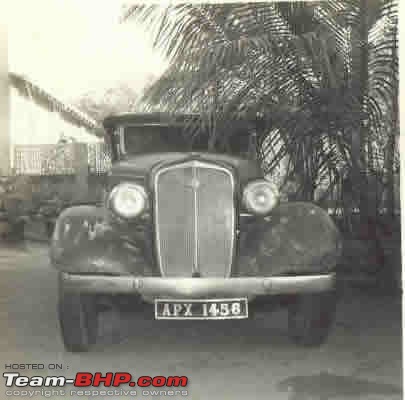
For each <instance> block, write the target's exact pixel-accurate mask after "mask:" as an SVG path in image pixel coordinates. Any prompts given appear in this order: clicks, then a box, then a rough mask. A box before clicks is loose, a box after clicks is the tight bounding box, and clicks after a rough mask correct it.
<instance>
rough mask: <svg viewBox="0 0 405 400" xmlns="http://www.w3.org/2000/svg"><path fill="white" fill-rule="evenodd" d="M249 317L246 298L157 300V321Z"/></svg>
mask: <svg viewBox="0 0 405 400" xmlns="http://www.w3.org/2000/svg"><path fill="white" fill-rule="evenodd" d="M247 317H248V302H247V299H246V298H242V299H212V300H211V299H201V300H200V299H198V300H170V299H156V300H155V319H243V318H247Z"/></svg>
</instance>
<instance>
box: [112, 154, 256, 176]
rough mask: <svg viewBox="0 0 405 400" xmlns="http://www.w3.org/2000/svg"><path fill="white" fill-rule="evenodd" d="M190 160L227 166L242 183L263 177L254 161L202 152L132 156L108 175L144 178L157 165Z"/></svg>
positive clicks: (113, 167) (118, 164)
mask: <svg viewBox="0 0 405 400" xmlns="http://www.w3.org/2000/svg"><path fill="white" fill-rule="evenodd" d="M190 159H196V160H201V161H206V162H214V163H215V162H216V163H220V164H225V165H228V166H230V167H231V168H234V169H235V170H236V171H237V172H238V175H239V177H240V179H241V181H242V182H243V181H248V180H251V179H255V178H259V177H262V176H263V174H262V172H261V169H260V165H259V163H258V162H257V161H255V160H248V159H245V158H241V157H236V156H231V155H227V154H218V153H203V152H193V153H191V152H173V153H149V154H143V155H137V156H132V157H129V158H128V159H126V160H122V161H119V162H117V163H115V164H114V165H113V166H112V168H111V172H110V174H111V176H113V177H115V178H118V177H120V178H128V179H130V178H134V177H136V178H145V177H146V175H147V174H148V173H149V172H150V171H151V169H152V168H153V167H155V166H156V165H157V164H161V163H163V164H166V163H173V162H181V161H183V160H190Z"/></svg>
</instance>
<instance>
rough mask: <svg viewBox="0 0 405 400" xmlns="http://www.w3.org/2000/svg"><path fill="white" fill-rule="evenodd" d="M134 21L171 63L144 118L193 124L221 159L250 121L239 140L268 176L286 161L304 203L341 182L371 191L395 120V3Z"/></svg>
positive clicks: (223, 7) (228, 9) (146, 8)
mask: <svg viewBox="0 0 405 400" xmlns="http://www.w3.org/2000/svg"><path fill="white" fill-rule="evenodd" d="M130 18H135V19H136V20H137V21H142V22H143V23H146V24H147V25H148V26H149V27H150V28H151V30H152V32H154V36H155V45H156V46H157V47H161V48H163V49H164V50H165V51H166V55H167V57H168V59H169V61H170V67H169V68H168V70H167V71H166V73H165V74H164V75H163V76H162V77H161V78H160V79H159V80H158V81H157V82H156V83H155V84H154V85H152V86H151V87H150V89H149V90H148V91H147V93H146V95H145V97H144V100H145V102H146V108H147V109H148V108H154V107H156V108H159V109H160V110H167V111H170V112H178V111H195V112H198V113H200V114H201V115H202V120H201V121H202V122H201V123H202V124H204V125H206V127H208V128H209V132H210V140H209V147H210V148H211V149H217V150H223V149H226V148H227V147H228V146H229V144H230V143H231V142H232V141H233V140H235V138H236V136H237V135H239V134H240V131H239V130H238V129H237V126H238V124H235V121H241V120H244V121H253V122H254V124H253V125H252V129H250V130H247V131H246V134H247V135H252V137H253V138H254V141H255V142H256V145H257V155H258V157H259V158H260V160H261V161H262V165H263V168H264V169H265V171H266V172H270V173H271V172H272V171H273V170H274V169H276V168H277V167H278V165H279V163H280V161H281V160H282V159H284V158H285V157H286V156H288V159H289V162H288V171H287V175H290V174H294V175H295V176H298V177H299V181H300V187H301V191H302V196H303V197H304V198H306V199H313V198H314V194H315V187H316V186H318V185H319V184H320V183H324V184H326V185H329V186H334V185H337V184H338V183H339V182H341V181H342V179H346V178H350V181H351V182H353V184H354V185H353V186H354V188H353V190H352V192H353V193H354V194H358V193H366V192H367V191H365V190H364V188H365V185H366V182H367V180H366V179H365V178H366V177H367V174H366V172H367V171H368V170H369V169H371V168H372V166H373V159H374V157H373V149H374V148H375V147H376V146H375V145H376V144H378V143H380V142H381V140H382V139H381V138H382V137H384V136H385V137H386V136H387V134H386V132H385V130H384V129H383V126H384V125H383V122H384V121H387V120H389V117H387V115H391V114H392V113H393V112H394V113H395V105H394V103H395V102H393V101H392V98H393V97H395V96H396V94H397V89H396V88H397V84H398V83H397V75H398V65H397V46H396V26H397V6H396V0H373V1H371V0H369V1H367V2H366V0H357V1H356V0H335V1H327V2H326V1H325V2H319V3H318V2H305V1H304V2H297V3H290V2H288V3H287V2H286V3H279V2H276V3H271V2H264V3H244V4H242V3H240V4H239V3H235V4H172V5H168V6H158V5H136V6H131V7H129V8H128V9H127V11H126V13H125V15H124V17H123V19H124V20H128V19H130ZM258 127H259V129H257V128H258ZM192 132H193V136H192V137H190V140H193V137H194V136H195V134H197V135H198V130H197V131H195V130H192ZM377 152H381V147H378V146H377ZM359 188H360V189H361V190H359ZM355 197H356V196H355ZM357 197H358V196H357ZM357 200H358V202H359V205H360V207H361V209H362V210H363V209H366V205H367V204H368V203H367V199H366V201H365V200H364V198H362V199H357Z"/></svg>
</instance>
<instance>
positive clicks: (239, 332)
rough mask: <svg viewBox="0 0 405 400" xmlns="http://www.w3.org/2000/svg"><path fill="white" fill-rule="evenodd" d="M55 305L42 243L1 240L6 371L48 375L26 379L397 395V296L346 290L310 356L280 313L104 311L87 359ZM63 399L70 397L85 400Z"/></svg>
mask: <svg viewBox="0 0 405 400" xmlns="http://www.w3.org/2000/svg"><path fill="white" fill-rule="evenodd" d="M56 301H57V297H56V273H55V272H54V271H53V270H52V269H51V267H50V265H49V261H48V253H47V247H46V245H44V244H41V245H40V244H34V243H28V242H27V243H24V244H20V245H14V246H10V245H7V244H4V243H0V324H1V325H0V329H1V332H2V334H1V336H0V358H1V360H2V363H1V368H0V369H1V370H2V372H5V371H6V369H5V365H6V364H12V363H13V364H16V363H42V364H44V365H45V369H44V370H42V371H28V374H29V375H38V372H40V373H41V374H42V375H44V376H45V375H47V374H48V375H62V374H65V375H66V376H68V377H74V375H75V373H76V372H78V371H89V372H96V371H100V372H109V371H112V372H118V371H123V372H130V373H132V374H133V376H141V375H151V376H156V375H186V376H188V377H189V385H188V387H187V390H188V396H187V397H185V396H180V397H173V396H160V397H159V396H153V397H151V396H143V395H142V394H141V392H138V394H137V396H136V398H142V399H151V398H154V399H158V398H191V399H193V400H199V399H218V400H228V399H229V400H231V399H232V400H239V399H240V400H242V399H243V400H245V399H266V400H267V399H277V400H278V399H280V400H284V399H286V400H287V399H288V400H318V399H319V400H329V399H331V400H341V399H349V400H350V399H369V400H371V399H376V400H377V399H378V400H381V399H387V400H390V399H401V398H402V344H401V327H402V323H401V298H400V296H398V295H393V294H392V295H387V294H385V295H381V294H378V293H375V292H374V293H373V292H370V291H365V290H364V289H363V290H358V289H356V290H355V289H353V288H351V289H349V288H347V287H345V288H344V290H343V295H342V298H341V301H340V303H339V306H338V313H337V318H336V323H335V326H334V328H333V330H332V333H331V336H330V337H329V339H328V341H327V343H326V344H325V345H323V346H321V347H319V348H316V349H305V348H299V347H297V346H295V345H293V344H291V343H290V342H289V340H288V338H287V336H286V328H287V324H286V322H287V321H286V313H285V312H284V311H275V312H272V313H264V312H263V313H258V314H257V315H256V317H255V319H254V320H248V321H240V322H237V323H234V322H232V323H223V322H220V323H217V322H211V323H209V324H207V323H206V322H201V321H196V322H188V323H187V324H178V323H175V322H172V321H170V323H169V322H164V321H154V320H153V319H147V318H146V319H145V320H144V321H141V322H138V323H136V322H135V320H134V319H133V318H131V314H130V313H123V314H122V315H121V317H120V318H119V320H118V319H117V317H116V316H114V315H113V314H108V313H107V314H106V315H105V316H104V318H103V319H102V327H101V332H100V340H99V344H97V345H96V346H95V347H94V348H93V349H92V351H91V352H89V353H86V354H73V355H72V354H68V353H65V352H64V350H63V346H62V343H61V339H60V336H59V326H58V321H57V314H56ZM49 363H51V364H56V363H59V364H62V365H63V370H62V371H60V370H59V371H55V370H51V369H49V368H48V364H49ZM7 371H8V372H10V370H9V369H8V370H7ZM14 372H20V373H24V372H27V371H22V370H19V371H14ZM2 379H4V378H2ZM5 392H6V388H5V386H4V381H3V387H2V388H0V398H1V399H7V398H17V397H8V396H6V393H5ZM66 392H67V393H66V395H65V397H66V398H71V399H75V398H81V399H83V398H87V397H83V396H82V397H79V396H77V397H75V396H71V395H70V393H69V390H66ZM33 398H41V397H38V396H37V397H33ZM43 398H44V397H43ZM49 398H57V399H59V398H63V397H61V396H59V397H49ZM88 398H90V397H88ZM92 398H97V399H102V398H105V397H92ZM109 398H111V399H117V398H130V396H126V397H125V396H122V397H109Z"/></svg>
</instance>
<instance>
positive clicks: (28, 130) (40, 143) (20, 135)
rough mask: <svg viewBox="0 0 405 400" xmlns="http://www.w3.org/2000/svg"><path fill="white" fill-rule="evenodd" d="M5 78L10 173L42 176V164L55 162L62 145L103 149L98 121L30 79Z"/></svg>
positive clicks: (14, 75) (10, 74) (17, 76)
mask: <svg viewBox="0 0 405 400" xmlns="http://www.w3.org/2000/svg"><path fill="white" fill-rule="evenodd" d="M8 76H9V99H10V101H9V104H10V119H9V151H10V153H9V154H10V170H11V171H13V172H15V173H18V174H19V173H23V174H41V173H43V171H42V169H43V165H44V160H45V159H46V158H49V157H54V158H55V145H56V144H60V143H61V142H62V143H63V142H67V143H69V142H74V143H85V144H97V143H100V144H101V145H102V143H103V135H104V131H103V130H102V128H101V126H100V125H99V124H98V122H97V121H95V120H94V119H92V118H91V117H89V116H88V115H86V114H85V113H83V112H82V111H80V110H78V109H77V108H76V107H74V106H72V105H70V104H66V103H65V102H63V101H61V100H60V99H58V98H57V97H56V96H54V95H53V94H51V93H50V92H49V91H47V90H45V89H44V88H42V87H41V86H40V85H38V84H37V83H35V82H33V81H32V80H31V79H29V78H27V77H25V76H22V75H19V74H16V73H9V74H8ZM68 147H69V146H67V148H68ZM93 148H94V146H93ZM56 151H59V150H58V149H56ZM52 154H53V155H52ZM56 158H59V156H58V154H56ZM62 162H63V160H62Z"/></svg>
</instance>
